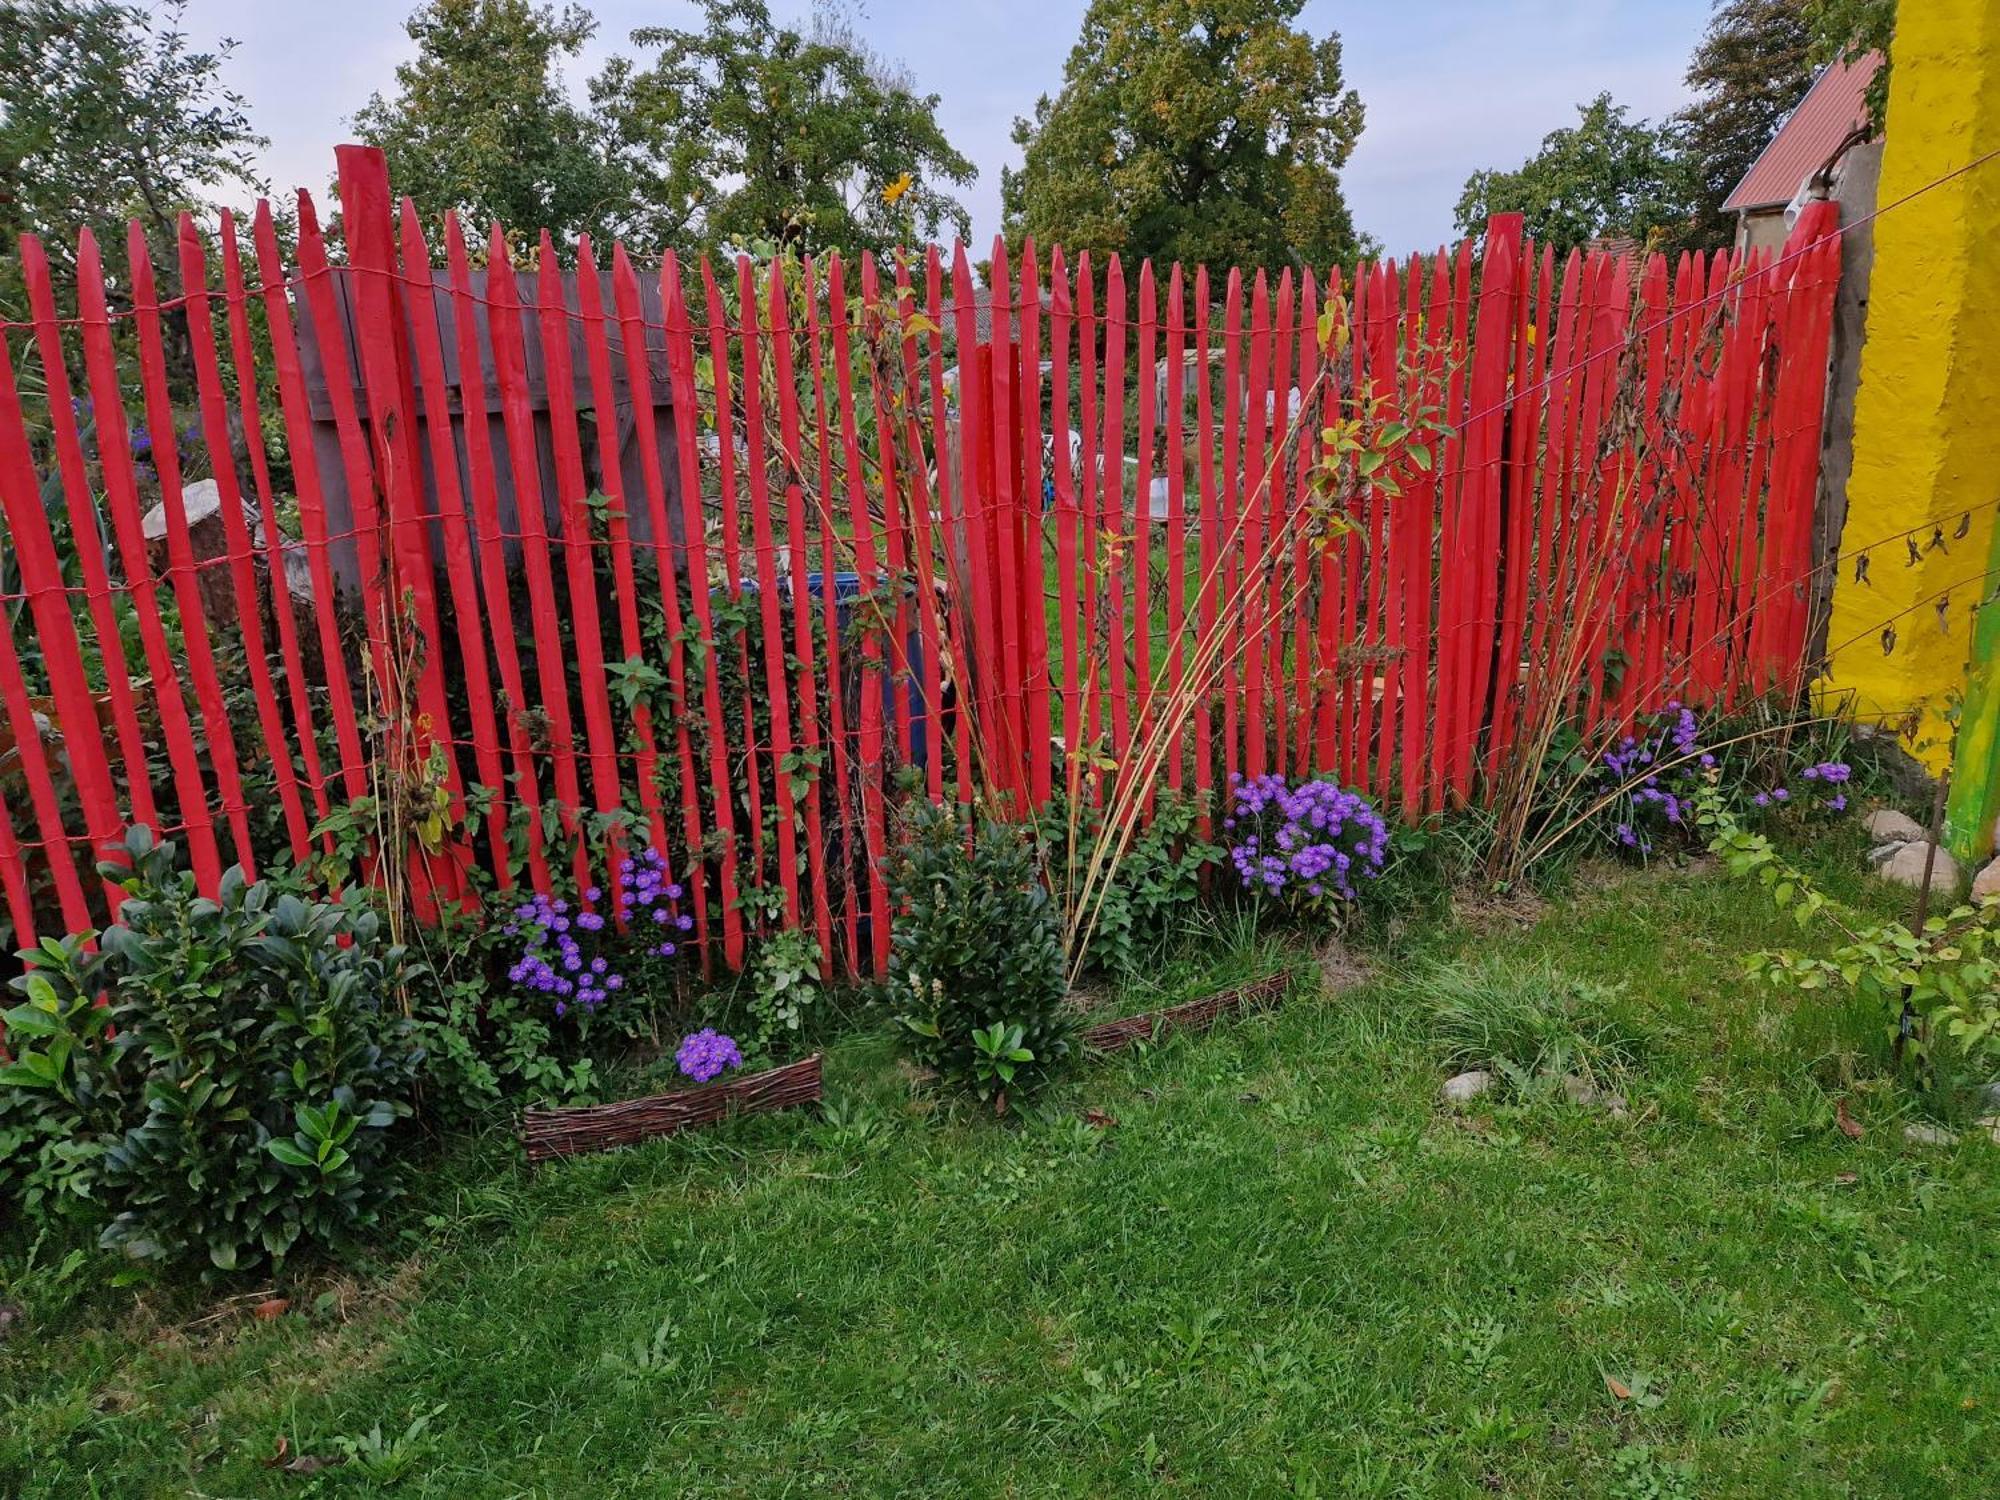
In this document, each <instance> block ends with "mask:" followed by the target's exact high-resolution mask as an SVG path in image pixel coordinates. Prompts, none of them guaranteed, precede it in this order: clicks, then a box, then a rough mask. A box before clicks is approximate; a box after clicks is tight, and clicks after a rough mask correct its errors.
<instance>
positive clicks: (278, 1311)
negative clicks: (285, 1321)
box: [250, 1297, 292, 1323]
mask: <svg viewBox="0 0 2000 1500" xmlns="http://www.w3.org/2000/svg"><path fill="white" fill-rule="evenodd" d="M291 1305H292V1299H291V1298H290V1297H266V1298H265V1299H264V1300H263V1301H262V1302H259V1303H258V1304H257V1305H256V1306H255V1307H253V1308H252V1309H250V1310H251V1311H252V1312H253V1313H255V1314H256V1315H257V1316H258V1317H260V1318H262V1319H263V1320H264V1321H265V1322H267V1323H268V1322H270V1321H271V1319H273V1318H281V1317H283V1316H284V1315H285V1309H286V1308H288V1307H290V1306H291Z"/></svg>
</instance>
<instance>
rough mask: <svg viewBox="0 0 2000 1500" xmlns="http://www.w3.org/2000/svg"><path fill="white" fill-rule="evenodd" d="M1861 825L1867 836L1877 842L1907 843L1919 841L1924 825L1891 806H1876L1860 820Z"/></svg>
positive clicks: (1922, 835)
mask: <svg viewBox="0 0 2000 1500" xmlns="http://www.w3.org/2000/svg"><path fill="white" fill-rule="evenodd" d="M1861 826H1862V827H1863V828H1865V829H1867V830H1868V836H1869V837H1870V838H1872V839H1874V840H1875V842H1876V843H1878V844H1909V843H1916V842H1921V841H1922V839H1923V837H1924V826H1923V824H1921V823H1919V822H1918V821H1917V820H1916V819H1915V818H1913V817H1911V816H1910V815H1909V814H1908V813H1900V812H1897V811H1896V809H1895V808H1893V807H1878V808H1876V809H1875V811H1873V812H1872V813H1870V814H1869V815H1868V816H1867V817H1865V818H1863V819H1862V820H1861Z"/></svg>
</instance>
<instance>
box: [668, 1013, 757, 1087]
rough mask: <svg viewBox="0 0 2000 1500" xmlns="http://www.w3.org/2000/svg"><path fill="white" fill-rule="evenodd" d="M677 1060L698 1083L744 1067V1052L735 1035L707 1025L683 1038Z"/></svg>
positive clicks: (681, 1067) (684, 1071)
mask: <svg viewBox="0 0 2000 1500" xmlns="http://www.w3.org/2000/svg"><path fill="white" fill-rule="evenodd" d="M674 1061H675V1062H676V1063H677V1064H679V1066H680V1070H681V1072H682V1073H683V1074H685V1075H686V1076H687V1077H689V1078H692V1079H693V1080H694V1081H695V1082H696V1083H707V1082H708V1081H709V1079H711V1078H714V1077H716V1076H717V1075H719V1074H721V1073H725V1072H727V1071H728V1070H729V1069H731V1068H740V1067H742V1066H743V1053H742V1050H741V1049H740V1048H738V1047H737V1045H736V1041H735V1038H733V1037H726V1036H724V1035H723V1034H722V1033H721V1032H719V1031H717V1030H716V1029H715V1028H714V1027H712V1026H707V1027H703V1028H702V1029H701V1030H700V1031H697V1032H695V1033H694V1034H693V1035H692V1036H689V1037H686V1038H684V1039H683V1040H682V1042H681V1045H680V1049H679V1050H678V1051H677V1052H675V1053H674Z"/></svg>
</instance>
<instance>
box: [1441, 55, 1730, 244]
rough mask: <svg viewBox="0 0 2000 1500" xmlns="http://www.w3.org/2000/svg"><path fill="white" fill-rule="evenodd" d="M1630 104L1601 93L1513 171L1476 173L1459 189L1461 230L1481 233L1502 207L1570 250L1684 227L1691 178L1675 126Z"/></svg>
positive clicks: (1546, 241)
mask: <svg viewBox="0 0 2000 1500" xmlns="http://www.w3.org/2000/svg"><path fill="white" fill-rule="evenodd" d="M1627 113H1628V111H1627V110H1626V107H1625V106H1624V105H1622V104H1613V103H1612V102H1611V96H1610V95H1609V94H1599V95H1598V96H1597V97H1596V98H1595V99H1593V100H1591V101H1590V103H1588V104H1584V105H1580V106H1578V108H1577V114H1578V116H1579V117H1580V118H1579V120H1578V123H1577V124H1575V125H1573V126H1567V127H1565V128H1563V129H1561V130H1552V131H1550V132H1549V133H1548V134H1547V135H1545V136H1544V137H1542V146H1541V149H1540V150H1539V151H1537V152H1536V153H1535V154H1534V155H1533V156H1531V157H1529V158H1528V160H1527V161H1525V162H1523V163H1522V164H1521V166H1520V168H1519V169H1518V170H1516V171H1512V172H1475V173H1473V174H1472V176H1471V177H1470V178H1468V179H1467V181H1466V184H1465V191H1464V192H1463V193H1462V194H1460V195H1459V200H1458V210H1457V220H1458V227H1459V230H1460V231H1461V232H1462V233H1464V234H1468V235H1476V234H1478V233H1480V232H1481V231H1482V230H1484V228H1485V227H1486V221H1487V219H1488V218H1489V217H1490V216H1492V215H1493V214H1496V213H1509V212H1512V213H1520V214H1523V215H1525V216H1526V219H1527V228H1528V233H1529V234H1530V235H1532V236H1533V237H1534V238H1535V239H1536V240H1537V241H1539V242H1541V243H1542V244H1546V245H1553V246H1554V247H1555V248H1556V249H1557V250H1567V249H1571V248H1573V247H1575V246H1578V245H1583V244H1587V243H1588V242H1589V241H1591V240H1594V239H1601V238H1608V237H1614V236H1620V235H1630V236H1631V237H1632V238H1634V239H1636V240H1639V241H1642V242H1643V241H1646V240H1648V239H1650V238H1651V237H1652V236H1653V235H1654V233H1655V232H1656V231H1660V232H1665V233H1668V234H1676V233H1678V232H1680V231H1681V230H1682V229H1683V227H1684V226H1685V224H1686V223H1687V220H1688V201H1689V198H1690V196H1691V193H1690V189H1691V186H1692V184H1691V182H1690V178H1689V170H1688V168H1687V166H1686V164H1685V163H1684V162H1683V161H1682V160H1681V159H1680V158H1679V157H1678V156H1677V154H1676V151H1675V144H1676V143H1675V139H1674V132H1673V130H1672V129H1671V128H1670V127H1656V126H1653V125H1649V124H1647V123H1646V122H1645V121H1644V120H1628V119H1627V118H1626V114H1627Z"/></svg>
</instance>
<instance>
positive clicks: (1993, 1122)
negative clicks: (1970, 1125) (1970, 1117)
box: [1977, 1115, 2000, 1146]
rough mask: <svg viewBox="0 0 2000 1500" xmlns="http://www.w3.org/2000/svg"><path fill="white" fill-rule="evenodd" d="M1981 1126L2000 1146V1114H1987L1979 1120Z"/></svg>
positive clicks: (1989, 1137) (1987, 1136)
mask: <svg viewBox="0 0 2000 1500" xmlns="http://www.w3.org/2000/svg"><path fill="white" fill-rule="evenodd" d="M1977 1124H1978V1126H1979V1128H1980V1129H1981V1130H1983V1131H1985V1132H1986V1138H1987V1139H1988V1140H1989V1141H1991V1142H1993V1144H1994V1145H1996V1146H2000V1115H1987V1116H1985V1117H1983V1118H1982V1119H1980V1120H1979V1121H1977Z"/></svg>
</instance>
